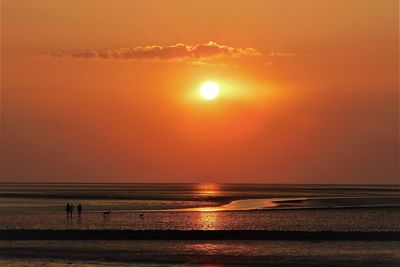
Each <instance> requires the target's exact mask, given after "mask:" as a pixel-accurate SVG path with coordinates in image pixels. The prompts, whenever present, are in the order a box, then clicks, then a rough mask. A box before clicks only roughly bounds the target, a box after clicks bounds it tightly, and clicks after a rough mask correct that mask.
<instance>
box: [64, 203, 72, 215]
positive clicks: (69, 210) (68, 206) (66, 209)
mask: <svg viewBox="0 0 400 267" xmlns="http://www.w3.org/2000/svg"><path fill="white" fill-rule="evenodd" d="M65 211H66V212H67V216H69V214H70V212H71V206H70V205H69V203H67V205H66V206H65Z"/></svg>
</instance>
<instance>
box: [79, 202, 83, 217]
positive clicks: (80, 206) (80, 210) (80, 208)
mask: <svg viewBox="0 0 400 267" xmlns="http://www.w3.org/2000/svg"><path fill="white" fill-rule="evenodd" d="M81 213H82V205H81V203H79V205H78V216H79V217H81Z"/></svg>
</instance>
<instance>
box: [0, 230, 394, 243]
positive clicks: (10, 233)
mask: <svg viewBox="0 0 400 267" xmlns="http://www.w3.org/2000/svg"><path fill="white" fill-rule="evenodd" d="M0 240H387V241H390V240H391V241H400V232H397V231H369V232H368V231H367V232H361V231H347V232H338V231H265V230H215V231H210V230H192V231H187V230H29V229H26V230H0Z"/></svg>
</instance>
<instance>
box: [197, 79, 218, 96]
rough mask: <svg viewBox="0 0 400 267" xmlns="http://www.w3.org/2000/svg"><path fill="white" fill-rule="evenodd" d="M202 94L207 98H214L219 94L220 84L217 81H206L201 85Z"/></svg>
mask: <svg viewBox="0 0 400 267" xmlns="http://www.w3.org/2000/svg"><path fill="white" fill-rule="evenodd" d="M200 95H201V96H202V97H203V98H204V99H206V100H213V99H215V98H216V97H217V96H218V95H219V85H218V84H217V83H215V82H211V81H208V82H205V83H203V85H202V86H201V87H200Z"/></svg>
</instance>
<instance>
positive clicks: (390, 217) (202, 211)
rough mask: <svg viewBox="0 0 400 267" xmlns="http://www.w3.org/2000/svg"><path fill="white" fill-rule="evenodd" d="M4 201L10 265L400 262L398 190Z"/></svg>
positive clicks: (4, 258)
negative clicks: (79, 210) (79, 207)
mask: <svg viewBox="0 0 400 267" xmlns="http://www.w3.org/2000/svg"><path fill="white" fill-rule="evenodd" d="M144 192H145V193H144ZM0 196H1V198H0V213H1V216H0V239H1V240H0V244H1V250H0V251H1V253H0V264H1V265H2V266H15V265H22V266H23V265H29V266H35V265H36V266H64V264H69V266H71V265H72V266H74V265H76V266H82V265H83V266H85V265H86V266H105V265H107V266H109V265H111V266H122V265H135V264H136V265H137V266H166V265H167V266H175V265H176V266H199V265H200V266H237V265H240V266H265V264H268V266H320V265H321V264H323V265H324V266H398V265H399V264H400V254H399V253H398V248H399V247H400V188H399V187H398V186H320V185H307V186H304V185H299V186H295V185H291V186H285V185H229V184H228V185H223V184H209V185H199V184H168V185H162V184H83V185H82V184H38V185H35V184H28V185H21V184H5V185H3V186H2V187H1V190H0ZM66 203H73V204H74V205H75V206H77V205H78V203H81V204H82V207H83V212H82V214H81V215H80V216H79V214H78V213H77V212H76V210H75V211H74V212H73V213H72V216H67V214H66V212H65V204H66ZM104 211H110V213H109V214H108V213H107V214H106V215H104ZM382 218H386V219H382Z"/></svg>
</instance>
